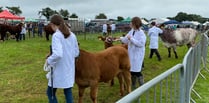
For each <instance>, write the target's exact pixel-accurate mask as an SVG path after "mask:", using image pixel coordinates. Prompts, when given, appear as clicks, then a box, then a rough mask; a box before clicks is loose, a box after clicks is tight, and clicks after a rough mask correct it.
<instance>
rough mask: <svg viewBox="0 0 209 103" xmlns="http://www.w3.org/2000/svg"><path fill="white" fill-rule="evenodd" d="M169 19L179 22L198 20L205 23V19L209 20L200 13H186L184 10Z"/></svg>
mask: <svg viewBox="0 0 209 103" xmlns="http://www.w3.org/2000/svg"><path fill="white" fill-rule="evenodd" d="M168 19H173V20H177V21H179V22H182V21H198V22H200V23H204V22H205V21H207V20H208V18H204V17H202V16H200V15H196V14H187V13H184V12H179V13H178V14H177V15H176V16H175V17H168Z"/></svg>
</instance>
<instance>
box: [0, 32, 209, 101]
mask: <svg viewBox="0 0 209 103" xmlns="http://www.w3.org/2000/svg"><path fill="white" fill-rule="evenodd" d="M98 35H99V34H87V35H86V36H84V35H82V34H80V35H77V38H78V41H79V43H80V48H81V49H84V50H87V51H90V52H97V51H100V50H103V49H104V45H103V42H101V41H99V40H98V39H97V36H98ZM117 35H120V34H117ZM50 43H51V42H50V41H46V40H45V38H38V37H36V38H26V40H25V41H20V42H16V41H15V40H7V41H5V42H1V43H0V58H1V59H0V88H1V89H0V103H47V102H48V99H47V96H46V88H47V79H46V77H45V74H46V72H44V71H43V64H44V62H45V57H46V55H47V54H48V52H49V45H50ZM187 50H188V49H187V47H186V46H182V47H178V48H177V51H178V55H179V59H175V58H174V55H173V54H172V57H171V58H168V57H167V49H166V48H165V47H163V46H162V43H160V48H159V52H160V54H161V56H162V61H160V62H159V61H157V57H155V56H154V57H153V58H152V59H149V58H148V55H149V48H148V45H147V47H146V55H145V60H144V63H145V69H144V70H143V74H144V76H145V81H146V82H147V81H149V80H151V79H152V78H154V77H155V76H157V75H159V74H160V73H162V72H164V71H166V70H167V69H169V68H171V67H172V66H174V65H175V64H177V63H181V62H182V59H183V57H184V55H185V53H186V52H187ZM202 73H203V74H204V75H205V77H206V78H207V79H206V80H205V79H203V78H201V77H199V78H198V79H197V83H196V84H195V87H194V88H195V90H196V91H200V92H199V93H200V95H201V96H202V99H199V98H198V97H197V96H196V95H194V94H193V93H192V97H193V99H195V100H196V101H197V103H209V102H208V101H209V97H208V94H209V89H208V87H209V73H208V72H206V71H204V70H203V71H202ZM115 80H116V79H115ZM73 95H74V102H77V99H78V89H77V86H76V84H75V86H74V88H73ZM57 97H58V101H59V103H65V99H64V94H63V91H62V90H61V89H58V91H57ZM120 98H121V97H120V96H119V85H118V82H117V81H116V83H115V85H114V86H113V87H110V86H109V84H105V83H100V85H99V92H98V103H114V102H115V101H117V100H119V99H120ZM84 103H91V100H90V96H89V89H87V90H86V91H85V97H84Z"/></svg>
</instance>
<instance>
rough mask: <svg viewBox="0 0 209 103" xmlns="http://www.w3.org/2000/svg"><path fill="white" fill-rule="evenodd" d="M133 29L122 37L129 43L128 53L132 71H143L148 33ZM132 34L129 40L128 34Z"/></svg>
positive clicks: (123, 40) (124, 41) (122, 39)
mask: <svg viewBox="0 0 209 103" xmlns="http://www.w3.org/2000/svg"><path fill="white" fill-rule="evenodd" d="M133 31H134V30H133V29H132V30H130V31H129V32H128V34H127V35H126V36H125V37H120V39H121V41H122V42H123V43H125V44H128V54H129V59H130V63H131V70H130V71H131V72H141V68H142V63H143V60H144V55H145V43H146V35H145V33H144V31H143V30H141V29H139V30H135V33H134V35H133ZM128 35H130V36H131V39H130V40H128V38H127V36H128Z"/></svg>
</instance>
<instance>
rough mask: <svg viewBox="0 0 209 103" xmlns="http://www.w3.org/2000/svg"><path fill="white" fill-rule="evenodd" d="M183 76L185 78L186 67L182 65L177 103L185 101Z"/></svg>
mask: <svg viewBox="0 0 209 103" xmlns="http://www.w3.org/2000/svg"><path fill="white" fill-rule="evenodd" d="M185 78H186V69H185V67H184V66H182V67H181V69H180V88H179V89H180V90H179V91H180V92H179V96H180V98H179V103H185Z"/></svg>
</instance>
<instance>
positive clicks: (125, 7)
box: [0, 0, 209, 19]
mask: <svg viewBox="0 0 209 103" xmlns="http://www.w3.org/2000/svg"><path fill="white" fill-rule="evenodd" d="M208 4H209V0H0V6H2V7H4V9H5V7H6V6H9V7H12V6H19V7H20V9H21V10H22V14H21V16H24V17H26V18H38V17H39V16H38V11H41V10H42V9H43V8H46V7H50V8H51V9H53V10H57V11H59V10H60V9H64V10H68V12H69V13H70V14H72V13H76V15H77V16H78V17H79V18H89V19H94V18H95V16H96V15H98V14H99V13H104V14H105V15H106V16H107V18H108V19H110V18H113V19H116V18H117V17H118V16H122V17H124V18H126V17H134V16H138V17H141V18H147V19H151V18H166V17H174V16H176V14H177V13H179V12H185V13H188V14H197V15H201V16H202V17H207V18H209V6H208Z"/></svg>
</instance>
